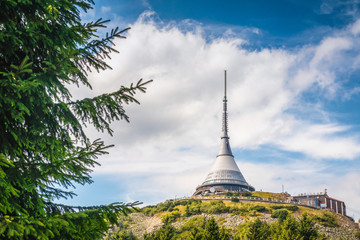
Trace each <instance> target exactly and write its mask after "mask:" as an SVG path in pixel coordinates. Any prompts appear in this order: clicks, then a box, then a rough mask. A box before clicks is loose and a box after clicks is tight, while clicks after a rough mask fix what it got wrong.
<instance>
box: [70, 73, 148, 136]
mask: <svg viewBox="0 0 360 240" xmlns="http://www.w3.org/2000/svg"><path fill="white" fill-rule="evenodd" d="M150 82H152V80H149V81H146V82H142V79H140V80H139V81H138V82H137V84H136V85H135V86H134V85H133V84H131V85H130V87H128V88H127V87H123V86H122V87H121V88H120V90H118V91H116V92H113V93H108V94H102V95H100V96H97V97H94V98H85V99H83V100H79V101H75V102H70V103H69V104H68V105H69V106H70V107H71V109H72V110H73V111H74V113H75V115H76V116H78V117H79V118H80V120H81V121H82V122H83V123H84V124H85V125H86V123H91V124H93V125H94V126H95V128H96V129H97V130H100V131H102V132H103V131H104V130H106V131H107V132H108V133H109V134H110V135H112V132H113V131H112V129H111V128H110V123H111V122H113V121H114V120H120V119H125V120H126V121H127V122H129V117H128V115H127V114H126V112H125V110H124V108H123V104H129V103H130V102H135V103H137V104H140V103H139V102H138V101H137V100H136V99H135V98H134V95H135V94H136V91H137V90H139V91H141V92H145V91H146V87H145V86H146V85H147V84H148V83H150Z"/></svg>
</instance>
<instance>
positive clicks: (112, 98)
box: [0, 0, 149, 239]
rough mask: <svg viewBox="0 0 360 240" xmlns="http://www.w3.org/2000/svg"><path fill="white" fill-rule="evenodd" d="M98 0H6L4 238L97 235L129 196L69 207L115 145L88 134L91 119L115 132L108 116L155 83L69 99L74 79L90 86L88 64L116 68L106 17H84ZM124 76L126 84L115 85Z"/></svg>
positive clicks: (0, 92)
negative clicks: (104, 31)
mask: <svg viewBox="0 0 360 240" xmlns="http://www.w3.org/2000/svg"><path fill="white" fill-rule="evenodd" d="M93 4H94V2H93V1H92V0H41V1H37V0H17V1H16V0H5V1H0V9H1V14H0V30H1V31H0V43H1V44H0V238H2V239H3V238H7V239H19V238H23V239H33V238H34V239H35V238H37V239H96V238H98V237H100V236H102V234H103V233H104V231H105V230H106V229H108V227H109V226H110V224H112V223H115V222H116V221H117V216H118V213H119V212H127V211H129V208H128V207H131V206H132V204H128V205H126V204H122V203H113V204H110V205H107V206H94V207H72V206H65V205H61V204H56V203H55V201H56V200H57V199H62V198H69V197H73V196H74V195H75V194H74V192H73V191H71V189H72V188H73V187H74V184H87V183H91V182H92V180H91V176H90V173H91V168H92V167H94V166H96V165H99V163H98V162H97V159H98V158H99V156H101V155H103V154H106V153H107V149H108V148H109V147H111V145H105V143H104V142H103V141H101V140H100V139H96V140H94V139H89V138H88V137H87V135H86V134H85V131H84V129H83V127H84V126H86V125H89V124H90V125H93V126H94V127H95V128H96V129H97V130H98V131H102V132H104V131H105V132H107V133H109V134H110V135H112V133H113V131H112V129H111V127H110V124H111V122H113V121H116V120H120V119H124V120H126V121H128V120H129V117H128V116H127V114H126V112H125V110H124V104H128V103H132V102H133V103H138V101H137V100H136V99H135V97H134V94H135V93H136V92H137V91H142V92H144V91H145V90H146V88H145V85H146V84H147V83H148V82H149V81H147V82H142V80H140V81H138V82H137V84H134V85H133V84H132V85H130V86H129V87H124V86H121V87H120V88H119V89H118V90H117V91H115V92H112V93H106V94H102V95H100V96H96V97H94V98H85V99H82V100H76V101H75V100H73V97H72V95H71V93H70V92H69V89H68V86H69V85H72V84H75V85H77V86H79V87H80V86H81V87H88V88H90V89H91V84H90V82H89V79H88V72H89V71H97V72H100V71H103V70H107V69H111V67H110V66H109V65H108V64H107V62H106V59H108V58H110V54H111V53H112V52H115V53H116V52H117V50H116V49H115V48H114V47H113V40H114V39H116V38H125V37H124V35H123V34H124V32H125V31H126V30H128V29H124V30H119V29H118V28H115V29H113V30H111V31H110V32H109V33H107V34H106V35H104V36H98V35H97V34H98V33H97V32H98V30H99V29H101V28H104V27H106V24H107V22H108V20H102V19H99V20H97V21H93V22H88V23H83V22H82V21H81V18H80V12H81V11H83V12H87V11H88V10H89V9H91V8H92V7H93ZM119 85H120V84H119Z"/></svg>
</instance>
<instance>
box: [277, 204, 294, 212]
mask: <svg viewBox="0 0 360 240" xmlns="http://www.w3.org/2000/svg"><path fill="white" fill-rule="evenodd" d="M270 208H272V209H287V210H289V211H293V212H295V211H297V210H299V207H298V206H294V205H289V206H287V205H273V206H270Z"/></svg>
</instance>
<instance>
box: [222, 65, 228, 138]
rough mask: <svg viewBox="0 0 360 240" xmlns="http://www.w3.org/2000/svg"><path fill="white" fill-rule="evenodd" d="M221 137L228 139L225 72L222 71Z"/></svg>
mask: <svg viewBox="0 0 360 240" xmlns="http://www.w3.org/2000/svg"><path fill="white" fill-rule="evenodd" d="M223 111H224V112H223V126H222V127H223V129H222V131H223V137H228V115H227V99H226V70H225V71H224V100H223Z"/></svg>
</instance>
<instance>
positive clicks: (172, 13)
mask: <svg viewBox="0 0 360 240" xmlns="http://www.w3.org/2000/svg"><path fill="white" fill-rule="evenodd" d="M95 2H96V5H95V7H94V9H93V10H92V11H89V12H88V13H86V14H85V13H84V14H82V17H83V19H84V20H94V19H98V18H100V17H102V18H105V19H111V23H110V27H116V26H119V27H120V28H126V27H129V26H130V27H131V30H129V31H128V32H127V33H126V36H127V39H125V40H124V39H122V40H118V41H116V49H118V50H119V51H120V54H117V55H116V54H115V55H112V59H111V60H109V63H110V65H111V66H112V67H113V70H112V71H105V72H101V73H96V72H94V73H90V75H89V78H90V80H91V83H92V86H93V90H92V91H87V90H86V89H84V88H79V89H77V88H72V92H73V95H74V97H75V98H82V97H89V96H95V95H97V94H101V93H104V92H111V91H114V90H116V89H117V88H119V87H120V86H121V85H125V86H128V85H129V84H130V83H131V82H137V81H138V80H139V79H140V78H143V79H144V80H149V79H153V80H154V82H152V83H151V84H149V85H148V91H147V93H146V94H142V93H139V94H138V95H136V96H137V98H138V100H139V101H140V102H141V104H140V105H137V104H131V105H128V106H126V110H127V113H128V114H129V116H130V123H126V122H116V123H114V124H112V127H113V129H114V131H115V132H114V136H113V137H110V136H108V135H106V134H101V133H97V132H96V131H94V130H93V129H91V128H89V129H88V130H87V131H88V134H89V136H90V137H92V138H93V139H95V138H98V137H101V138H102V139H103V140H105V142H106V143H107V144H115V147H114V148H112V149H111V150H110V154H109V155H106V156H103V157H102V158H101V159H99V162H100V163H101V164H102V166H101V167H97V168H95V170H94V172H93V175H92V176H93V179H94V181H95V182H94V183H93V184H91V185H86V186H78V187H77V189H75V192H76V193H77V194H78V197H76V198H74V199H71V200H68V201H66V203H67V204H73V205H77V204H81V205H95V204H107V203H111V202H115V201H123V202H132V201H136V200H138V201H142V202H144V203H145V204H154V203H157V202H160V201H165V200H166V199H169V198H174V197H181V196H190V195H191V194H192V193H193V192H194V190H195V188H196V186H197V185H199V184H201V183H202V182H203V181H204V179H205V177H206V175H207V173H208V172H209V170H210V169H211V167H212V165H213V164H214V162H215V157H216V155H217V153H218V151H219V143H220V134H221V119H222V117H221V114H222V98H223V75H224V70H225V69H226V70H227V71H228V101H229V102H228V111H229V129H230V130H229V133H230V144H231V147H232V150H233V153H234V156H235V159H236V161H237V164H238V166H239V168H240V170H241V171H242V173H243V175H244V177H245V178H246V180H247V181H248V182H249V183H250V184H251V185H253V186H254V187H255V188H256V189H257V190H263V191H272V192H281V190H282V185H284V188H285V190H286V191H287V192H289V193H290V194H292V195H297V194H300V193H305V192H308V193H309V192H311V193H313V192H322V191H324V189H327V191H328V194H329V195H330V196H331V197H334V198H337V199H340V200H343V201H345V203H346V204H347V209H348V214H349V215H350V216H353V217H355V218H356V219H358V218H359V217H360V108H359V104H360V44H359V43H360V11H359V9H360V8H359V6H360V2H359V1H358V0H354V1H353V0H344V1H336V0H328V1H327V0H324V1H318V0H316V1H295V0H288V1H285V0H283V1H280V0H276V1H266V0H262V1H245V0H244V1H230V0H229V1H221V2H220V1H215V0H213V1H212V0H208V1H190V0H182V1H176V0H167V1H165V0H123V1H115V0H113V1H111V0H102V1H95Z"/></svg>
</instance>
